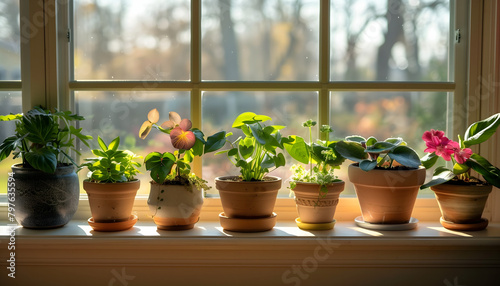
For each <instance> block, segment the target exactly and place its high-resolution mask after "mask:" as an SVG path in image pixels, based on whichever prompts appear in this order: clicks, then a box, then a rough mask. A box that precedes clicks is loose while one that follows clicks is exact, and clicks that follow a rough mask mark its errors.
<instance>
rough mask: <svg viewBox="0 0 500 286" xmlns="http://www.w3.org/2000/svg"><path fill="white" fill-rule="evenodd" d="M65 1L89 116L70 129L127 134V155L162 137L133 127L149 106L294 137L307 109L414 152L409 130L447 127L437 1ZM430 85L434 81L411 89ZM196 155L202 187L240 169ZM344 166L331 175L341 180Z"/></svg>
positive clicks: (219, 126)
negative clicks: (256, 121)
mask: <svg viewBox="0 0 500 286" xmlns="http://www.w3.org/2000/svg"><path fill="white" fill-rule="evenodd" d="M322 2H323V4H322ZM325 3H326V4H325ZM327 4H329V5H330V6H328V5H327ZM72 11H73V21H70V23H72V24H73V27H71V28H70V29H71V31H72V34H73V37H72V38H73V39H74V41H72V43H71V45H72V48H71V50H72V51H73V52H72V54H73V57H70V59H69V60H70V62H71V63H72V66H71V67H70V71H73V78H72V79H70V89H71V91H73V94H74V99H75V106H76V110H77V111H78V113H80V114H83V115H86V117H87V120H86V121H85V122H83V123H82V124H81V127H84V129H85V130H86V131H87V132H88V133H92V135H94V136H96V135H99V134H100V135H101V136H103V137H104V138H105V140H107V141H109V140H111V139H112V138H114V137H116V136H119V135H120V136H125V142H126V145H125V147H127V148H131V149H133V151H135V152H136V153H139V154H144V155H145V154H147V153H148V152H149V151H152V150H159V151H162V150H164V149H165V148H167V147H165V145H168V144H164V142H165V141H164V140H165V139H166V138H165V136H164V135H163V134H159V135H158V136H155V137H154V139H153V140H151V139H149V138H148V140H146V141H143V140H141V139H139V138H138V136H137V131H138V129H139V127H140V125H141V123H142V122H143V120H144V119H145V118H146V113H147V111H148V110H149V109H151V108H154V107H156V108H158V109H159V111H160V114H162V115H163V117H164V118H166V116H167V114H168V112H169V111H177V112H179V113H180V114H181V116H183V117H189V116H190V117H191V118H196V119H197V121H198V122H195V125H198V126H201V127H202V130H204V131H205V132H206V134H212V133H214V132H217V131H220V130H231V123H232V121H233V120H234V118H235V117H236V116H237V115H238V114H239V113H241V112H244V111H253V112H256V113H259V114H268V115H270V116H271V117H273V118H274V121H275V123H278V124H282V125H286V126H287V127H286V128H285V129H284V130H283V133H284V134H285V135H288V134H300V135H303V136H304V135H306V134H305V133H306V130H305V129H304V128H302V127H301V122H303V121H305V120H307V119H309V118H312V119H314V120H317V121H319V122H320V123H321V124H330V125H332V126H333V128H334V131H335V132H334V134H333V137H334V138H338V139H340V138H343V137H345V136H346V135H350V134H355V133H360V134H361V135H365V136H369V135H372V134H373V135H376V136H379V138H381V137H385V138H387V137H389V136H402V137H404V138H405V139H406V140H408V143H409V144H410V145H411V146H415V148H416V149H418V150H420V151H421V150H423V145H422V142H421V140H420V138H419V135H418V134H420V133H423V131H424V130H426V129H429V128H430V127H431V126H432V127H434V128H440V129H446V128H447V127H449V126H448V125H447V122H448V117H449V116H448V114H447V113H443V112H442V110H443V109H447V108H449V107H450V106H448V97H450V98H451V97H452V94H448V92H449V91H453V90H450V88H449V81H450V80H452V77H453V72H452V66H453V65H452V64H450V63H452V62H453V60H452V59H451V58H450V57H451V55H452V54H453V45H450V35H451V33H452V31H453V29H452V28H450V27H451V24H450V22H451V19H450V18H452V16H451V15H452V13H450V11H451V8H450V3H449V2H448V1H441V2H439V3H438V4H436V3H434V1H420V2H418V1H417V2H416V1H389V2H387V3H385V2H384V3H382V2H380V1H336V0H334V1H330V3H328V1H326V2H325V1H319V0H316V1H236V0H234V1H229V0H205V1H201V2H200V1H191V2H190V1H186V0H184V1H182V0H179V1H168V2H161V3H160V2H158V1H150V2H147V3H138V2H136V1H99V2H96V1H88V0H77V1H74V6H73V10H72ZM355 11H363V13H357V12H355ZM192 17H195V18H192ZM328 19H329V20H328ZM328 46H330V49H326V48H327V47H328ZM430 47H432V48H430ZM320 63H321V64H320ZM327 63H330V64H329V66H328V67H325V66H324V65H325V64H327ZM449 67H450V68H449ZM149 82H153V83H154V84H153V85H152V86H151V87H150V86H147V85H148V84H149ZM371 82H373V83H375V84H376V85H375V86H374V87H372V88H371V89H370V90H360V88H359V84H360V83H361V84H367V83H371ZM393 82H397V83H396V85H393ZM401 82H404V83H405V84H406V83H409V82H410V83H411V84H409V85H408V87H406V86H405V87H402V85H401V84H400V83H401ZM428 82H432V83H433V84H434V87H433V88H426V89H427V90H426V91H425V92H424V91H422V87H425V86H427V84H428ZM338 86H341V89H339V88H338ZM325 103H327V104H326V105H325ZM195 113H197V114H195ZM195 121H196V120H195ZM436 122H437V123H438V125H439V126H437V125H436ZM374 129H375V130H374ZM162 138H163V139H162ZM155 148H156V149H155ZM87 154H88V153H87ZM85 155H86V154H84V156H85ZM202 160H203V161H202V163H201V166H197V167H195V170H198V172H201V173H202V174H203V177H204V178H205V179H206V180H207V181H208V182H209V184H210V185H213V180H214V178H215V177H216V176H221V175H228V174H237V173H238V170H237V169H236V168H235V167H234V166H232V164H231V163H230V162H229V161H228V160H227V159H226V158H225V156H224V155H212V154H210V155H208V156H204V157H203V159H202ZM288 162H289V163H288V164H287V166H286V167H285V168H280V169H278V170H276V171H274V172H272V174H274V175H278V176H280V177H282V178H284V184H283V189H282V192H281V195H282V196H285V197H286V196H288V190H287V188H286V187H287V185H288V182H287V181H286V178H288V177H289V176H290V173H289V171H288V169H289V167H290V166H291V164H292V163H293V162H292V160H288ZM347 164H348V163H347V162H346V165H347ZM346 170H347V168H344V169H343V170H340V171H339V172H338V174H339V176H340V177H341V178H342V179H344V180H346V179H347V174H346ZM143 173H144V174H143V176H142V177H141V178H142V179H144V181H146V182H147V181H148V173H147V172H143ZM80 176H82V177H84V176H85V174H84V173H83V172H82V173H81V174H80ZM141 193H143V194H147V193H148V186H147V184H143V188H142V190H141ZM344 194H354V191H353V188H352V186H350V185H348V188H347V189H346V191H345V192H344ZM208 195H209V196H217V191H216V190H215V189H214V188H213V189H212V190H210V191H209V192H208Z"/></svg>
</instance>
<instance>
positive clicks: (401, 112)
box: [330, 92, 448, 195]
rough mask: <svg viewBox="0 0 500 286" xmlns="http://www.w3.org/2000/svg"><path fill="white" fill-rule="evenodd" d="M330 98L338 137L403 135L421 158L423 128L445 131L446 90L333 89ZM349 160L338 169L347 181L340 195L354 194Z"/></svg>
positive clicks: (383, 138)
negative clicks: (348, 168) (378, 90)
mask: <svg viewBox="0 0 500 286" xmlns="http://www.w3.org/2000/svg"><path fill="white" fill-rule="evenodd" d="M330 98H331V110H330V111H331V125H332V128H333V130H334V133H333V135H334V137H335V138H338V139H342V138H344V137H345V136H349V135H354V134H356V135H361V136H363V137H365V138H368V137H370V136H374V137H375V138H377V139H378V140H385V139H386V138H389V137H402V138H403V139H404V140H405V141H406V142H407V143H408V146H409V147H411V148H413V149H414V150H415V151H417V153H418V154H419V156H420V157H422V156H423V155H424V149H425V148H426V147H425V143H424V141H423V140H422V134H423V133H424V131H426V130H430V129H431V128H432V129H439V130H443V131H446V127H447V119H448V115H447V113H446V110H447V98H448V93H446V92H333V93H331V95H330ZM351 163H352V162H351V161H349V160H346V162H345V163H344V165H343V166H342V168H341V170H340V172H339V177H340V178H341V179H342V180H344V181H346V190H345V191H344V193H342V194H343V195H349V194H354V188H353V187H352V184H351V183H350V182H349V180H348V177H347V166H348V165H349V164H351ZM428 173H429V174H428V175H430V172H428ZM428 179H429V178H428ZM422 192H424V193H431V191H430V190H424V191H420V193H422Z"/></svg>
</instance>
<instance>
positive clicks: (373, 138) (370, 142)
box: [366, 136, 378, 147]
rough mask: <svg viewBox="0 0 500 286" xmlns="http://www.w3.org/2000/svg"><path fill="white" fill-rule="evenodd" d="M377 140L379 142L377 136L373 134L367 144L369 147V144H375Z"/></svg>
mask: <svg viewBox="0 0 500 286" xmlns="http://www.w3.org/2000/svg"><path fill="white" fill-rule="evenodd" d="M377 142H378V140H377V138H375V137H373V136H372V137H370V138H368V140H366V146H367V147H368V146H373V145H375V143H377Z"/></svg>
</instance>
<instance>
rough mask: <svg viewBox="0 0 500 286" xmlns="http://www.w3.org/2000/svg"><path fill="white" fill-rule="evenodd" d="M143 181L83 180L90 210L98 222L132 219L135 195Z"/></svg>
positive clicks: (94, 219)
mask: <svg viewBox="0 0 500 286" xmlns="http://www.w3.org/2000/svg"><path fill="white" fill-rule="evenodd" d="M140 186H141V181H139V180H135V181H132V182H125V183H94V182H90V181H88V180H85V181H83V189H84V190H85V192H87V195H88V197H89V204H90V212H91V213H92V218H93V221H94V222H96V223H108V222H122V221H127V220H129V219H130V215H131V214H132V207H133V206H134V201H135V195H136V194H137V190H139V188H140Z"/></svg>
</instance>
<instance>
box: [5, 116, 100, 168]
mask: <svg viewBox="0 0 500 286" xmlns="http://www.w3.org/2000/svg"><path fill="white" fill-rule="evenodd" d="M13 120H15V123H16V131H15V134H14V135H13V136H10V137H8V138H6V139H5V140H4V141H3V143H2V144H1V145H0V161H2V160H4V159H5V158H7V157H8V156H10V154H11V153H13V155H14V157H13V158H14V159H16V158H19V157H21V158H22V163H23V167H32V168H35V169H37V170H40V171H43V172H45V173H54V172H55V170H56V168H57V166H58V165H62V164H69V163H71V164H73V165H75V166H78V165H77V164H76V162H75V161H74V160H73V158H71V156H70V151H73V152H75V153H77V154H79V155H80V152H79V151H78V150H77V149H76V148H75V139H76V138H78V139H79V140H80V141H81V142H82V143H83V144H85V145H86V146H87V147H88V146H89V144H88V142H87V141H88V140H91V139H92V137H91V136H88V135H84V134H82V132H81V131H82V128H75V127H74V126H73V125H71V122H72V121H80V120H84V118H83V117H82V116H79V115H77V114H73V113H71V112H70V111H60V110H57V109H56V110H55V112H53V113H52V112H50V110H45V109H43V108H41V107H39V106H36V107H35V108H34V109H32V110H30V111H28V112H27V113H26V114H10V115H3V116H0V121H13Z"/></svg>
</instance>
